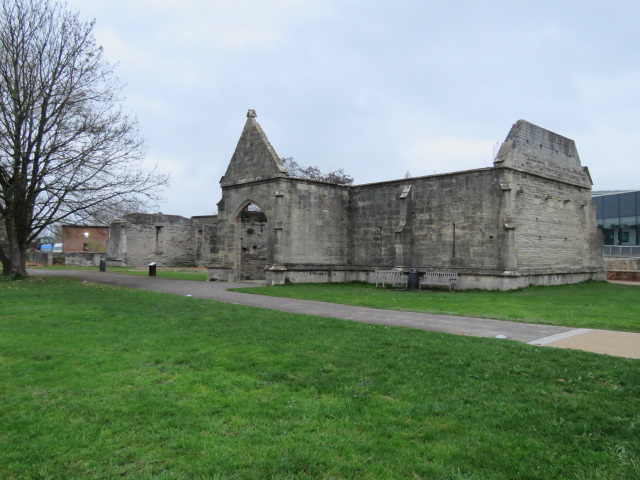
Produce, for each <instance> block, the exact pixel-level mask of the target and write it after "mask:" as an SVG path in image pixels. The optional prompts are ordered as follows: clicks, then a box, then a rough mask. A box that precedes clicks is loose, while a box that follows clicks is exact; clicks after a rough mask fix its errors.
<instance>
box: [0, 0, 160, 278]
mask: <svg viewBox="0 0 640 480" xmlns="http://www.w3.org/2000/svg"><path fill="white" fill-rule="evenodd" d="M0 1H1V2H2V6H1V7H0V8H1V9H2V11H1V15H2V16H1V18H0V219H1V220H2V221H3V223H4V226H5V230H6V235H5V236H6V243H5V246H0V261H1V262H2V264H3V272H4V275H5V276H9V277H19V276H24V275H26V269H25V252H26V249H27V246H28V245H29V242H31V241H32V240H34V239H35V238H36V237H37V236H38V235H39V234H40V232H42V230H43V229H45V228H46V227H47V226H49V225H53V224H55V223H58V222H62V221H64V222H73V221H85V220H86V219H87V217H90V216H91V215H92V211H96V210H99V209H100V208H101V206H105V205H109V204H117V203H127V202H135V201H138V200H136V199H140V198H141V197H142V200H141V201H145V199H146V200H151V201H156V200H157V199H158V193H159V189H160V187H163V186H165V185H166V184H167V182H168V177H167V176H166V175H163V174H160V173H157V172H156V171H155V170H153V171H147V170H145V169H144V168H143V166H142V161H143V159H144V153H145V150H144V142H143V140H142V138H141V137H140V136H139V133H138V126H137V123H136V121H135V119H132V118H130V117H129V116H128V115H126V114H124V113H123V112H122V110H121V108H120V103H121V100H122V99H121V98H120V92H121V84H120V83H119V81H118V79H117V78H116V76H115V74H114V69H113V66H112V65H110V64H109V63H108V62H107V61H106V60H105V59H104V56H103V52H102V48H101V47H100V46H98V45H97V44H96V41H95V38H94V35H93V29H94V22H83V21H81V20H80V19H79V17H78V14H77V12H73V11H70V10H69V9H68V8H67V6H66V5H65V4H61V3H59V2H58V1H57V0H0Z"/></svg>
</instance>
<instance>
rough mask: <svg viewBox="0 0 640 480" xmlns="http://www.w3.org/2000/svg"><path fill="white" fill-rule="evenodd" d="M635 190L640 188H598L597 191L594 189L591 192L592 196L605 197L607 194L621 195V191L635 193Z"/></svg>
mask: <svg viewBox="0 0 640 480" xmlns="http://www.w3.org/2000/svg"><path fill="white" fill-rule="evenodd" d="M633 192H640V189H636V190H597V191H592V192H591V196H592V197H604V196H605V195H620V194H621V193H633Z"/></svg>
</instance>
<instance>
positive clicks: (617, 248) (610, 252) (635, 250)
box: [604, 245, 640, 257]
mask: <svg viewBox="0 0 640 480" xmlns="http://www.w3.org/2000/svg"><path fill="white" fill-rule="evenodd" d="M604 254H605V255H606V256H609V257H640V245H605V246H604Z"/></svg>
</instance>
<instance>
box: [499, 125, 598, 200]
mask: <svg viewBox="0 0 640 480" xmlns="http://www.w3.org/2000/svg"><path fill="white" fill-rule="evenodd" d="M494 165H495V166H497V167H508V168H512V169H514V170H521V171H525V172H529V173H533V174H535V175H540V176H543V177H545V178H550V179H553V180H558V181H560V182H563V183H569V184H573V185H577V186H580V187H583V188H587V189H591V184H592V182H591V177H590V176H589V173H588V170H586V169H585V168H584V167H582V165H581V164H580V157H579V156H578V150H577V148H576V144H575V142H574V141H573V140H571V139H570V138H566V137H563V136H562V135H558V134H557V133H554V132H551V131H549V130H546V129H544V128H542V127H539V126H537V125H534V124H532V123H529V122H527V121H526V120H518V121H517V122H516V123H515V124H514V125H513V126H512V127H511V130H510V131H509V134H508V135H507V138H506V139H505V141H504V142H503V143H502V145H501V146H500V150H499V151H498V154H497V155H496V159H495V161H494Z"/></svg>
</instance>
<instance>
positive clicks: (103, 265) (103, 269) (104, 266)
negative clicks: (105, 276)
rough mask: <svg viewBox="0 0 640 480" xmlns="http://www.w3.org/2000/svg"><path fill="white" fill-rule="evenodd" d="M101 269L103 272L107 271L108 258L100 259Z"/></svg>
mask: <svg viewBox="0 0 640 480" xmlns="http://www.w3.org/2000/svg"><path fill="white" fill-rule="evenodd" d="M100 271H101V272H106V271H107V261H106V260H100Z"/></svg>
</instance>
